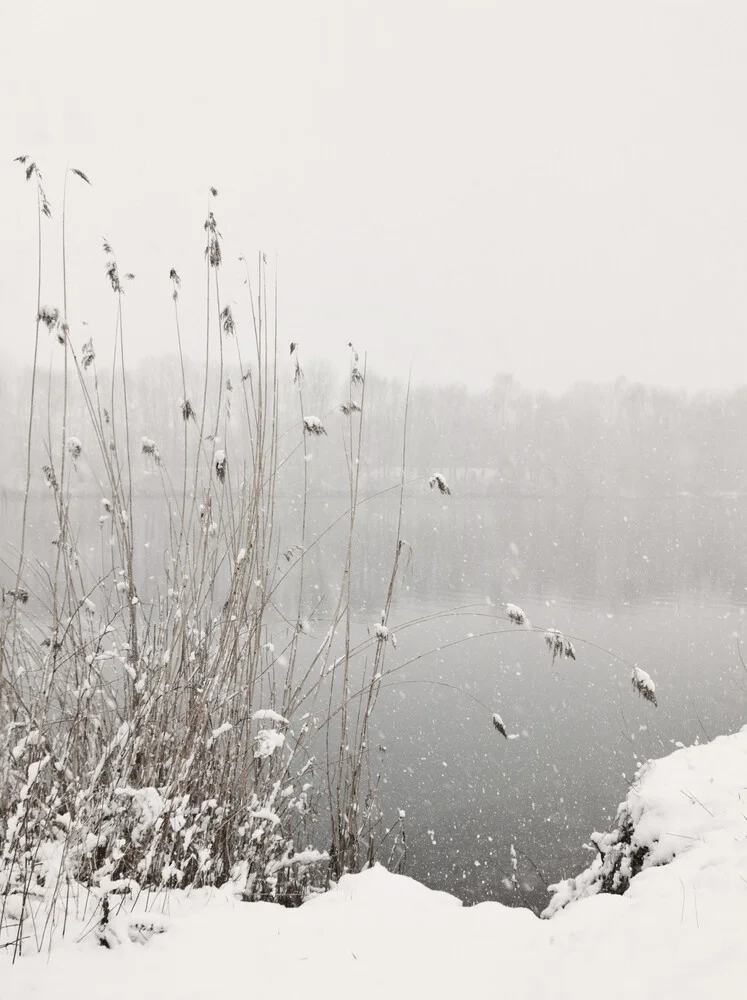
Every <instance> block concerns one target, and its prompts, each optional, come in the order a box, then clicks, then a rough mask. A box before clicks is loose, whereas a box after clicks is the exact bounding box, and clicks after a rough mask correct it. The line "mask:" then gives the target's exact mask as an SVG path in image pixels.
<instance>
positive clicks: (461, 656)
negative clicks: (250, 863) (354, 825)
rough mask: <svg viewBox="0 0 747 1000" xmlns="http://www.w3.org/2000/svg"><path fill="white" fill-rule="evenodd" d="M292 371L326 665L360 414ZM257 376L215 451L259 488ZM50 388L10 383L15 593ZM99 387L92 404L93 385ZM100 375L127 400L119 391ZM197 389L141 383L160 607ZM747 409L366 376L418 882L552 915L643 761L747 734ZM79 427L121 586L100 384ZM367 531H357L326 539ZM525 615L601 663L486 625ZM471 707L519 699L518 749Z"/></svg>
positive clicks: (672, 394)
mask: <svg viewBox="0 0 747 1000" xmlns="http://www.w3.org/2000/svg"><path fill="white" fill-rule="evenodd" d="M287 357H288V360H287V362H285V360H284V362H283V364H282V365H281V377H280V390H279V392H280V407H279V413H278V425H279V427H280V430H281V437H280V456H279V457H280V461H281V463H283V479H282V487H281V488H280V489H279V492H278V495H277V504H276V519H277V531H278V536H279V538H280V539H281V542H280V543H279V544H280V548H281V549H284V548H286V547H287V546H293V545H296V544H298V542H299V541H300V540H301V528H300V525H301V517H302V515H303V517H305V518H306V520H307V531H308V535H307V539H308V538H311V539H313V538H319V537H324V545H323V547H320V548H319V550H317V551H314V552H312V553H311V555H310V557H309V558H308V560H307V569H306V578H305V581H306V583H305V585H306V588H307V597H306V598H305V599H304V609H305V610H306V612H307V614H308V616H309V622H310V625H309V637H308V638H307V639H303V641H304V642H307V643H308V644H309V649H311V647H312V646H315V645H318V643H319V641H320V640H321V639H322V637H323V636H324V634H325V629H326V628H327V623H328V621H329V616H330V613H331V609H332V607H333V606H334V603H335V600H336V598H337V597H338V595H339V593H340V590H339V587H340V580H339V572H338V567H339V566H340V565H341V564H342V562H343V561H344V557H345V547H346V535H345V531H344V514H345V510H346V509H347V506H348V502H349V501H348V494H347V486H346V484H347V472H346V468H347V464H346V459H345V452H344V445H345V443H346V441H347V436H348V434H349V429H350V423H349V421H350V418H349V417H346V416H345V415H344V414H343V413H342V411H341V410H340V403H341V402H345V401H346V400H347V399H348V398H349V394H350V392H349V386H348V385H347V382H346V381H345V380H342V381H341V380H339V378H338V376H337V374H336V371H335V369H334V368H333V367H331V366H329V365H327V364H326V363H324V362H314V360H313V359H309V360H308V361H307V360H306V359H305V358H304V356H303V353H302V352H301V349H300V348H299V349H297V351H294V354H293V356H291V355H290V353H289V354H288V356H287ZM296 358H298V363H299V365H300V366H301V367H302V370H303V377H302V393H303V400H304V410H305V413H306V414H310V413H313V414H315V415H318V416H319V418H320V419H321V420H322V421H323V423H324V426H325V429H326V434H324V435H322V436H319V437H315V438H313V439H312V441H311V443H310V444H309V445H308V451H307V454H306V457H305V460H304V456H303V454H301V453H300V452H299V450H298V443H297V438H298V432H299V428H300V413H299V396H298V393H299V389H298V385H297V384H294V374H295V360H296ZM202 371H203V369H201V368H200V367H199V366H197V365H195V364H192V363H188V364H187V369H186V373H185V377H186V382H187V386H188V395H189V396H190V398H194V399H199V398H201V393H202V391H203V386H202V381H201V380H202ZM247 371H248V369H247V367H244V368H241V367H240V366H239V365H238V363H233V364H232V363H227V364H226V366H225V368H224V371H223V376H222V377H223V407H224V413H225V420H224V421H223V423H222V428H223V433H222V436H221V438H220V440H219V441H217V442H212V441H211V442H208V444H209V446H210V447H212V446H213V444H215V445H216V446H217V445H220V447H221V448H222V449H224V450H225V452H226V456H227V461H228V464H229V467H230V468H232V469H233V471H234V472H235V473H238V475H239V478H240V477H241V475H248V474H249V471H250V469H251V464H252V448H253V443H252V441H251V440H249V438H248V437H247V434H246V427H247V426H248V425H247V421H246V420H245V419H244V417H243V410H244V408H245V407H246V406H250V407H251V405H252V403H251V387H252V376H251V374H250V376H249V377H248V378H246V379H243V380H242V374H244V375H246V374H247ZM219 377H220V375H219V369H218V368H217V367H215V368H213V369H211V373H210V378H209V380H208V383H209V394H208V395H209V399H210V400H214V399H215V398H216V397H217V389H218V384H217V383H218V378H219ZM28 378H29V373H28V371H27V370H26V369H22V368H17V369H13V368H12V367H8V368H6V369H5V370H4V371H3V373H2V378H1V379H0V406H1V407H2V421H3V426H4V427H5V428H7V430H6V432H5V433H4V434H3V436H2V451H1V452H0V458H1V460H2V461H1V466H2V477H1V478H0V484H1V489H2V492H1V494H0V504H1V506H0V511H1V513H2V519H1V520H0V525H1V528H0V542H1V543H2V553H3V559H4V572H3V575H4V578H5V581H6V586H7V585H9V582H10V580H11V579H12V572H13V567H14V566H15V560H16V558H17V556H16V555H15V554H14V552H15V549H14V546H15V545H17V539H18V524H19V522H20V516H21V508H22V497H23V482H24V470H25V440H24V439H25V434H24V433H23V432H22V430H21V427H22V423H21V421H20V420H19V414H24V412H25V410H26V403H25V401H26V400H27V398H28ZM83 378H84V380H86V379H87V380H88V384H89V387H90V385H92V376H91V374H90V373H89V374H85V375H83ZM99 379H100V382H99V390H100V393H101V397H102V398H103V399H105V400H106V398H107V394H108V392H109V388H108V385H107V379H106V376H105V375H103V374H102V375H101V376H99ZM180 384H181V375H180V369H179V363H178V361H177V359H173V360H172V362H170V363H168V364H164V365H163V366H161V367H159V368H158V369H154V368H153V367H147V366H139V367H137V368H136V369H135V370H134V371H133V373H132V376H131V378H130V381H129V384H128V400H129V405H128V413H129V416H130V420H131V433H132V439H133V441H134V442H135V445H134V452H135V455H134V460H133V482H134V500H133V511H134V514H133V517H134V522H133V523H134V525H135V528H136V538H137V542H136V552H137V560H138V566H139V574H140V578H141V580H142V581H143V583H142V584H141V589H140V595H141V598H142V599H143V600H147V601H156V600H157V598H158V594H159V589H158V588H159V587H160V585H161V584H160V582H159V581H160V580H161V577H162V566H163V565H164V559H165V558H166V557H167V555H168V552H169V546H170V544H171V543H170V539H169V518H170V513H169V512H170V511H171V510H172V507H173V506H174V504H175V503H176V501H175V499H173V498H174V494H175V493H178V492H179V490H178V488H177V490H176V491H174V487H173V482H172V478H173V480H174V481H177V482H181V478H180V477H181V473H180V471H179V470H180V469H181V468H182V464H183V453H182V436H183V427H184V420H183V416H182V409H181V393H180V390H179V389H178V388H175V387H178V386H180ZM39 385H40V388H39V392H40V398H39V400H38V404H37V412H36V426H35V445H34V452H33V460H32V478H31V490H30V500H29V537H28V540H27V548H28V553H29V556H30V558H31V559H32V561H33V563H34V565H35V566H37V567H41V568H43V567H44V566H48V565H49V564H50V561H51V559H52V553H53V551H54V540H55V536H56V514H55V507H54V504H53V503H52V502H51V497H50V491H49V487H48V486H47V484H46V482H45V478H44V476H43V474H42V472H41V466H42V465H43V464H45V463H46V461H47V459H48V455H49V454H50V453H51V454H55V453H56V451H57V450H59V446H60V433H61V426H60V422H59V413H60V405H61V400H62V385H63V383H62V378H61V373H60V371H59V366H58V368H57V369H56V370H55V372H54V374H53V375H52V376H51V378H50V377H48V375H43V377H41V378H40V380H39ZM245 389H246V390H247V395H246V396H245V395H244V392H245ZM209 405H210V404H209ZM405 415H406V416H407V420H406V423H405ZM746 416H747V392H745V391H744V390H739V391H735V392H730V393H721V394H704V393H700V394H692V393H685V392H677V391H668V390H663V389H653V388H649V387H646V386H644V385H640V384H633V383H630V382H628V381H626V380H624V379H620V380H618V381H617V382H615V383H612V384H606V385H591V384H589V385H577V386H574V387H573V388H571V389H569V390H567V391H565V392H563V393H560V394H550V393H547V392H544V391H537V390H531V389H527V388H524V387H522V386H521V385H520V384H519V383H518V382H517V381H516V380H514V379H512V378H511V377H509V376H496V377H495V378H494V379H493V382H492V385H491V387H490V389H489V390H487V391H485V392H476V391H470V390H468V389H467V388H466V387H464V386H459V385H428V384H413V385H412V386H411V388H410V391H409V398H408V391H407V385H406V383H405V382H403V381H402V380H400V379H398V378H390V377H387V376H386V375H385V374H377V373H375V372H374V371H367V372H366V381H365V396H364V405H363V425H364V436H363V444H362V449H361V462H360V474H361V496H362V498H364V499H365V502H364V503H363V504H361V506H360V509H359V512H358V515H357V523H356V531H355V558H356V571H355V574H354V579H353V581H352V591H351V593H352V597H351V600H352V626H353V628H354V629H356V630H357V632H358V634H360V635H361V636H365V634H366V631H367V630H369V633H370V628H371V626H372V623H374V622H376V621H377V620H378V619H379V613H380V609H381V607H382V606H383V604H384V601H385V595H386V589H387V582H388V574H389V566H390V564H391V556H392V548H393V545H394V539H395V538H396V532H397V523H398V516H399V515H398V511H399V491H398V489H396V488H394V489H393V487H397V484H398V483H399V482H400V476H401V471H402V455H403V444H404V445H405V476H404V479H405V487H404V493H403V497H402V523H401V537H402V538H403V539H404V540H405V544H406V546H407V563H406V566H405V567H404V569H403V571H402V575H401V579H400V584H399V587H398V589H397V594H396V598H395V601H394V604H393V607H392V613H391V617H390V624H391V627H392V629H393V630H394V631H395V632H399V640H400V641H399V646H398V649H397V653H396V662H405V660H406V659H408V658H415V659H416V663H415V664H413V665H412V666H410V667H408V668H407V669H406V670H405V671H404V672H403V673H402V674H401V675H400V676H399V677H398V678H397V682H396V683H392V684H391V685H390V686H389V685H388V686H387V688H386V689H385V690H383V691H382V700H381V703H380V706H379V708H378V710H377V712H378V714H377V716H376V725H375V730H374V733H375V739H376V743H377V745H378V746H379V747H380V748H385V749H380V750H379V751H377V753H376V757H377V761H376V767H377V768H378V769H380V775H381V796H382V802H383V805H384V807H385V810H388V814H389V815H393V814H394V811H395V810H396V809H398V808H403V809H405V810H406V813H407V816H408V817H409V818H408V820H407V822H408V824H409V829H408V836H409V841H408V843H409V854H408V859H407V869H406V870H407V871H409V872H410V873H411V874H413V875H415V876H416V877H419V878H422V879H424V880H425V881H426V882H427V883H428V884H429V885H433V886H437V887H443V888H447V889H449V890H451V891H454V892H456V893H457V894H458V895H461V896H462V897H463V898H465V899H468V900H472V901H475V900H479V899H484V898H500V899H502V900H503V901H505V902H509V903H512V902H517V901H521V900H523V901H526V902H529V903H530V904H532V905H535V906H536V907H541V906H542V905H543V903H544V901H545V900H546V894H545V888H544V884H545V883H546V882H548V881H550V882H552V881H555V880H557V879H559V878H561V877H566V876H568V875H570V874H573V873H574V872H575V871H577V870H578V869H579V868H580V867H581V866H583V864H585V863H586V860H587V856H586V854H585V852H584V850H583V848H582V847H581V844H583V843H584V841H585V840H586V838H587V837H588V834H589V833H590V832H591V830H592V829H594V828H600V827H604V826H605V824H607V825H608V824H609V823H610V822H611V820H612V818H613V814H614V807H615V805H616V803H617V801H618V800H619V799H621V798H622V797H623V795H624V793H625V789H626V788H627V784H628V782H629V781H630V779H631V777H632V773H633V771H634V769H635V766H636V764H637V763H638V762H640V761H641V760H643V759H645V758H646V757H647V756H660V755H661V754H662V753H664V752H666V751H667V749H669V748H671V747H672V745H673V744H674V743H675V742H677V741H682V742H688V741H692V740H694V739H695V740H697V739H705V738H708V737H710V736H713V735H715V734H716V733H718V732H721V731H726V730H728V729H730V728H733V727H734V726H736V725H738V724H739V723H740V721H741V720H742V717H743V706H744V703H745V698H747V683H746V681H747V677H745V673H744V670H743V667H742V665H741V663H740V658H739V651H738V648H737V643H738V640H739V639H740V638H741V631H742V624H743V615H744V609H745V607H747V569H746V568H745V566H744V561H743V559H742V557H741V554H742V553H743V552H744V551H745V547H746V546H747V517H746V515H747V500H746V499H745V495H744V493H745V482H744V476H745V473H744V471H743V464H742V462H741V450H742V447H741V442H742V432H741V429H742V427H743V426H744V424H745V417H746ZM405 427H406V434H405ZM194 430H195V429H194V428H191V429H190V433H194ZM67 433H68V434H69V435H75V436H76V437H77V438H78V439H79V441H80V443H81V448H82V452H81V455H80V457H79V458H78V459H77V460H76V462H75V467H74V469H73V471H72V472H71V474H70V475H71V478H70V490H71V500H70V508H69V510H70V516H71V520H72V521H73V523H74V524H75V537H76V542H75V544H76V547H77V551H78V552H79V554H80V558H81V560H82V562H83V564H85V565H86V566H87V567H89V568H90V569H91V571H92V573H94V574H95V572H96V567H97V566H98V565H99V564H101V565H102V566H103V565H104V560H105V559H108V558H109V557H108V556H105V552H106V551H108V550H107V545H108V541H107V540H108V536H109V528H108V526H107V525H102V524H101V523H100V520H101V505H100V500H101V497H102V490H104V489H105V487H104V486H103V485H102V482H101V480H100V479H99V462H98V460H97V458H96V448H97V444H96V441H95V439H94V438H93V435H92V432H91V430H90V423H89V421H88V418H87V416H86V413H85V408H84V404H83V399H82V395H81V393H80V390H79V389H78V388H77V387H76V385H75V382H71V384H70V388H69V393H68V421H67ZM49 435H51V437H49ZM142 436H147V437H148V438H150V439H151V440H152V441H153V443H154V444H155V445H156V447H157V449H158V453H159V456H160V464H156V463H154V461H153V458H152V455H148V454H141V453H140V445H139V442H140V439H141V437H142ZM45 441H46V442H47V443H46V444H45ZM50 441H51V445H50V444H49V442H50ZM434 472H440V473H441V474H442V475H443V476H444V477H445V479H446V482H447V483H448V484H449V487H450V490H451V493H450V495H443V494H441V493H440V492H439V491H438V489H435V490H434V489H432V488H429V477H430V476H431V475H432V474H433V473H434ZM304 496H305V497H306V500H305V501H304ZM177 505H178V504H177ZM341 517H342V518H343V524H342V528H340V527H339V526H338V527H337V528H333V529H332V530H329V531H328V534H327V535H326V536H323V534H322V533H323V532H324V531H325V529H329V526H330V525H332V524H334V523H335V522H337V521H338V520H339V519H340V518H341ZM278 557H279V558H280V554H279V555H278ZM281 562H282V559H281ZM148 581H151V582H150V583H149V582H148ZM285 600H286V598H285V597H284V596H283V595H282V593H280V594H279V595H278V601H279V604H278V608H279V610H280V612H281V613H285V612H284V611H283V609H284V608H288V607H289V604H284V601H285ZM289 602H290V605H292V598H290V599H289ZM506 602H515V603H518V604H519V605H521V607H522V608H523V609H524V610H525V611H526V612H527V614H528V615H529V617H530V619H531V621H532V622H533V623H536V624H537V625H539V626H541V627H542V628H545V627H559V628H561V629H562V630H563V631H564V632H565V633H566V634H568V635H572V636H573V637H574V642H575V644H576V648H577V657H578V659H577V661H575V662H572V661H565V662H564V664H563V665H562V666H560V665H558V664H556V663H554V662H553V663H552V664H551V663H550V661H549V658H548V657H547V655H546V651H545V650H544V648H543V644H542V642H541V637H539V636H536V635H535V634H528V633H522V632H521V631H519V632H518V633H517V634H491V635H489V636H486V637H483V638H479V634H480V633H481V632H483V631H484V630H485V621H484V613H486V612H487V613H494V612H495V611H496V610H498V611H500V608H501V607H502V606H503V605H505V603H506ZM31 608H32V613H33V608H34V601H33V599H32V602H31ZM453 609H460V610H458V611H454V610H453ZM288 613H291V612H290V611H288ZM293 614H295V612H293ZM400 630H401V631H400ZM471 636H474V638H469V637H471ZM421 654H427V655H422V659H420V657H421ZM631 663H635V664H638V665H640V666H642V667H643V668H644V669H646V670H649V671H650V672H651V673H652V674H653V675H654V676H655V677H656V681H657V691H658V692H659V708H658V710H654V709H653V708H652V707H651V706H650V705H648V704H646V703H645V702H643V701H641V700H640V699H638V698H636V697H635V695H634V693H633V691H632V688H631V685H630V679H629V666H630V664H631ZM457 688H459V689H460V691H461V692H466V695H463V694H460V693H459V692H457V691H456V689H457ZM471 697H476V698H478V699H479V700H480V701H481V702H485V703H487V704H496V705H500V707H501V711H502V713H503V718H504V720H505V722H506V724H507V726H508V727H509V729H510V730H511V732H512V733H513V734H515V735H516V737H517V739H516V740H515V741H513V742H511V743H510V744H508V745H507V746H508V749H507V747H506V745H504V744H500V745H496V743H495V740H494V738H493V734H492V733H491V732H490V727H489V723H486V720H485V719H484V718H481V713H480V712H479V711H476V710H475V707H474V704H473V703H472V702H471V701H470V700H469V699H470V698H471ZM511 844H515V846H516V847H517V849H518V850H519V851H520V852H523V854H525V855H526V856H527V858H528V859H529V860H526V859H525V860H523V861H522V868H521V871H522V876H521V879H522V881H521V885H522V887H523V888H522V889H521V898H520V899H519V900H517V896H516V890H515V888H513V887H512V886H511V885H510V884H509V882H508V881H506V880H507V879H508V876H510V870H509V868H510V865H509V861H508V860H507V859H508V851H509V848H510V845H511ZM522 856H523V855H522ZM478 862H479V863H478ZM507 873H508V874H507Z"/></svg>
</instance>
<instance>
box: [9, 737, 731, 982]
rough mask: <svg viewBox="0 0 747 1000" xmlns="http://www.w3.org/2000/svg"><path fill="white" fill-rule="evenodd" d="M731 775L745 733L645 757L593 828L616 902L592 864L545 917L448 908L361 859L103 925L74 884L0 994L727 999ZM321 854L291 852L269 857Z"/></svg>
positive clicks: (165, 900) (124, 906)
mask: <svg viewBox="0 0 747 1000" xmlns="http://www.w3.org/2000/svg"><path fill="white" fill-rule="evenodd" d="M745 775H747V727H746V728H745V729H743V730H742V731H741V732H740V733H737V734H734V735H732V736H724V737H719V738H718V739H716V740H714V741H713V742H712V743H710V744H707V745H701V746H697V747H690V748H683V749H681V750H679V751H676V752H674V753H673V754H671V755H670V756H669V757H666V758H664V759H663V760H660V761H656V762H653V763H652V762H648V763H647V764H646V765H644V766H643V768H642V769H641V771H640V772H639V774H638V776H637V778H636V781H635V782H634V785H633V787H632V788H631V790H630V792H629V794H628V797H627V799H626V801H625V802H624V803H623V804H622V806H621V807H620V809H619V811H618V820H617V823H618V828H617V829H616V831H612V832H611V833H608V834H597V835H596V836H595V838H593V839H594V841H595V843H596V844H597V845H598V846H599V849H600V850H602V851H605V850H606V853H607V854H608V855H609V854H610V852H611V851H613V850H614V848H615V847H617V848H619V850H618V852H617V861H616V864H617V865H618V870H619V868H620V867H621V866H624V864H625V863H626V862H628V863H629V864H630V863H631V859H632V857H633V854H634V852H637V857H638V867H640V868H641V870H640V871H639V872H638V873H637V874H636V873H635V872H633V873H632V877H631V878H630V885H629V888H628V889H627V891H626V892H625V893H624V894H623V895H614V894H610V893H601V892H600V891H599V889H600V887H601V881H600V877H599V876H600V873H602V869H603V867H604V861H603V859H602V858H601V856H600V857H598V858H597V859H596V860H595V861H594V862H593V863H592V865H591V866H590V868H589V869H588V870H587V872H584V873H582V874H581V875H579V876H578V878H577V879H575V880H574V881H573V883H571V882H570V881H569V882H566V883H562V884H561V886H560V887H559V889H558V891H557V894H556V898H555V902H554V904H553V905H552V907H551V908H552V910H553V912H554V914H555V915H554V916H553V917H552V918H551V919H546V920H540V919H539V918H537V917H536V916H534V915H533V914H532V913H530V912H529V911H528V910H526V909H511V908H508V907H505V906H502V905H501V904H500V903H497V902H487V903H480V904H479V905H477V906H473V907H463V906H462V905H461V903H460V901H459V900H458V899H456V898H455V897H453V896H451V895H448V894H447V893H443V892H435V891H432V890H430V889H427V888H426V887H425V886H423V885H421V884H419V883H418V882H415V881H414V880H412V879H410V878H407V877H405V876H401V875H393V874H390V873H388V872H387V871H385V870H384V869H383V868H381V867H379V866H375V867H373V868H371V869H368V870H366V871H364V872H362V873H361V874H358V875H346V876H343V878H341V879H340V881H339V882H338V883H337V885H336V886H334V887H333V888H332V889H331V890H330V891H329V892H327V893H324V894H322V895H318V896H315V897H312V898H311V899H310V900H309V901H307V902H306V903H305V904H304V905H303V906H301V907H299V908H298V909H284V908H282V907H280V906H278V905H275V904H270V903H244V902H242V901H241V900H240V892H239V891H238V889H237V888H236V887H235V886H234V887H230V886H224V887H222V888H221V889H220V890H216V889H210V890H209V889H200V890H192V891H190V890H180V889H173V890H169V891H168V892H162V893H158V894H150V895H148V894H146V893H142V894H140V896H139V898H138V899H137V900H136V901H135V902H132V901H131V900H132V897H131V896H118V895H114V894H112V895H111V896H110V903H111V915H110V921H109V926H108V927H107V928H105V929H103V930H102V929H101V928H97V925H96V921H97V920H98V919H99V917H100V914H101V909H100V906H99V908H98V910H96V907H97V904H98V900H97V899H95V898H94V897H93V896H89V895H88V894H87V891H86V890H85V889H84V888H82V887H79V888H78V890H77V891H78V899H77V903H78V907H77V908H78V914H77V916H76V915H72V914H71V915H69V916H68V926H67V933H66V936H65V938H64V940H63V938H62V934H61V919H60V914H57V916H56V919H57V925H58V929H57V931H56V933H55V935H54V937H53V941H52V947H51V951H47V950H46V949H45V950H44V951H43V952H42V954H40V955H36V954H33V952H34V948H33V935H34V933H35V928H34V926H33V923H32V922H31V921H30V922H29V925H28V930H27V934H28V936H29V940H27V942H26V954H25V955H24V956H23V957H22V958H21V959H20V960H18V961H17V962H16V963H15V964H12V963H11V958H12V948H6V949H0V984H1V985H0V995H1V996H2V998H3V1000H21V998H24V1000H27V998H28V1000H33V998H51V997H54V998H55V1000H68V998H69V1000H87V998H91V1000H93V998H96V1000H132V997H137V998H138V1000H150V998H153V1000H155V998H158V1000H161V998H163V997H164V996H168V997H173V998H176V1000H197V998H204V997H205V996H218V997H219V996H224V995H230V996H233V995H235V996H246V995H251V996H274V995H278V994H282V995H283V996H299V997H302V998H304V1000H317V998H319V1000H321V998H324V1000H336V998H343V997H344V998H347V997H350V996H355V997H356V1000H368V998H372V1000H373V998H374V997H376V998H377V1000H379V998H380V997H381V996H382V995H384V994H386V993H390V992H395V993H397V994H404V995H411V996H413V997H431V998H442V997H443V998H446V997H453V996H462V995H477V996H482V995H485V996H506V997H511V998H512V1000H540V998H542V1000H545V998H546V1000H565V998H568V1000H570V998H574V1000H592V998H593V1000H599V998H600V997H604V998H605V1000H674V998H676V1000H690V998H692V1000H695V998H698V1000H703V998H711V997H713V998H718V1000H731V998H734V1000H737V998H741V997H743V996H744V994H745V983H746V982H747V949H746V948H745V947H744V931H745V913H746V912H747V779H746V778H745ZM621 829H625V830H626V831H627V833H626V837H625V838H623V839H622V840H621V839H620V837H619V833H620V830H621ZM643 853H645V857H644V858H643V860H642V861H641V855H642V854H643ZM322 859H323V856H319V855H317V854H316V853H315V852H312V851H308V852H307V851H302V852H300V853H298V854H295V855H292V856H289V857H288V858H287V859H284V860H287V862H288V863H293V864H296V863H297V864H311V863H314V862H315V861H319V860H322ZM563 904H565V905H563ZM8 905H9V907H11V908H12V906H13V905H15V903H14V900H13V897H10V898H9V901H8ZM94 911H96V916H95V917H94V916H93V913H94ZM37 924H38V926H41V924H40V923H38V922H37ZM102 937H105V938H106V941H107V943H108V944H109V945H110V947H108V948H104V947H101V946H100V942H101V939H102Z"/></svg>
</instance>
